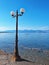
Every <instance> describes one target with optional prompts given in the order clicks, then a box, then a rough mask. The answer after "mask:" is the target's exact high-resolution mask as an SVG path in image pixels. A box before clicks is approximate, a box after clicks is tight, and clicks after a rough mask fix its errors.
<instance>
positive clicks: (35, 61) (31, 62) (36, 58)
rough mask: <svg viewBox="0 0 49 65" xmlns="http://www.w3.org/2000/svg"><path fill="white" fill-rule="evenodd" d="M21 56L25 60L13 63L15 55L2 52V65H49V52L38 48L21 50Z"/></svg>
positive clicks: (0, 63)
mask: <svg viewBox="0 0 49 65" xmlns="http://www.w3.org/2000/svg"><path fill="white" fill-rule="evenodd" d="M21 49H23V50H22V51H21V50H19V55H20V56H21V58H23V59H24V60H22V61H16V62H14V61H12V59H11V57H12V56H13V53H6V52H4V51H3V50H0V65H27V64H28V65H49V50H42V49H38V48H23V47H22V48H21Z"/></svg>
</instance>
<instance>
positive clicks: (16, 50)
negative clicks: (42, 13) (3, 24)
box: [15, 10, 20, 60]
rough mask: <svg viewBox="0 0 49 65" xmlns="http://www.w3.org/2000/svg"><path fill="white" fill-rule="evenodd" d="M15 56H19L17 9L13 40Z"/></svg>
mask: <svg viewBox="0 0 49 65" xmlns="http://www.w3.org/2000/svg"><path fill="white" fill-rule="evenodd" d="M15 58H16V60H17V59H18V58H20V56H19V52H18V10H17V11H16V41H15Z"/></svg>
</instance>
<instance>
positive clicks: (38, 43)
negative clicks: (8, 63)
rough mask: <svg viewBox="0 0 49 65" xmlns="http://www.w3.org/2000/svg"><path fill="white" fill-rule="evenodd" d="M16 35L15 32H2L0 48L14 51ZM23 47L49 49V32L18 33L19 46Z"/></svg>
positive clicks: (0, 34)
mask: <svg viewBox="0 0 49 65" xmlns="http://www.w3.org/2000/svg"><path fill="white" fill-rule="evenodd" d="M15 36H16V34H15V33H0V49H1V50H4V51H5V52H13V51H14V48H15V40H16V39H15ZM21 47H26V48H41V49H44V50H49V33H28V32H27V33H26V32H24V33H18V48H21Z"/></svg>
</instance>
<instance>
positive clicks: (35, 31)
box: [0, 30, 49, 33]
mask: <svg viewBox="0 0 49 65" xmlns="http://www.w3.org/2000/svg"><path fill="white" fill-rule="evenodd" d="M15 32H16V30H6V31H0V33H15ZM18 32H20V33H49V30H19V31H18Z"/></svg>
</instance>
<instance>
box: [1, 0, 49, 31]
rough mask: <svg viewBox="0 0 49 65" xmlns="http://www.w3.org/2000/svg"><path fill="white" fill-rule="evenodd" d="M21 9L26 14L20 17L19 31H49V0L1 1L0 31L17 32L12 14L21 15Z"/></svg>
mask: <svg viewBox="0 0 49 65" xmlns="http://www.w3.org/2000/svg"><path fill="white" fill-rule="evenodd" d="M21 8H24V9H25V12H24V14H23V16H19V17H18V28H19V30H24V29H25V30H26V29H27V30H30V29H31V30H49V0H0V31H3V30H15V28H16V19H15V18H13V17H12V16H11V14H10V12H11V11H14V12H16V10H18V12H19V13H20V9H21Z"/></svg>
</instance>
